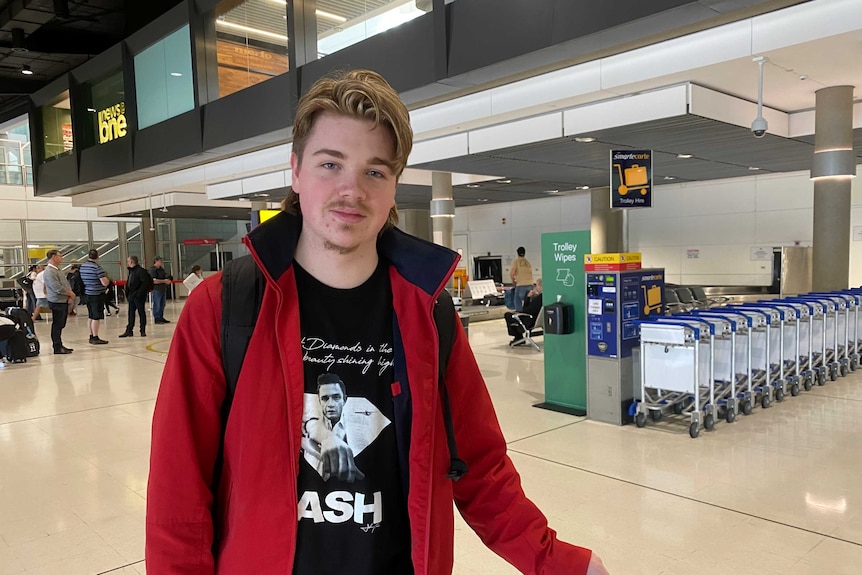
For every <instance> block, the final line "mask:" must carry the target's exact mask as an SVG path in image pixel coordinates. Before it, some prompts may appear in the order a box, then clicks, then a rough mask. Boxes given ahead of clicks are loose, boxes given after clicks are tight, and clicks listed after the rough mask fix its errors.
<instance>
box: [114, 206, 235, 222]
mask: <svg viewBox="0 0 862 575" xmlns="http://www.w3.org/2000/svg"><path fill="white" fill-rule="evenodd" d="M167 210H168V211H167V212H162V211H161V210H160V209H154V210H153V215H154V216H155V217H157V218H164V219H192V220H249V219H250V218H251V206H249V207H247V208H226V207H214V206H169V207H168V208H167ZM142 215H144V212H139V211H129V212H126V213H122V214H112V217H117V218H138V217H141V216H142Z"/></svg>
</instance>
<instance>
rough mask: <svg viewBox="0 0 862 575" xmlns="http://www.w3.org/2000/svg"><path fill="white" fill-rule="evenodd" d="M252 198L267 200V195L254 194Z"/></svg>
mask: <svg viewBox="0 0 862 575" xmlns="http://www.w3.org/2000/svg"><path fill="white" fill-rule="evenodd" d="M254 197H256V198H268V197H269V194H255V195H254Z"/></svg>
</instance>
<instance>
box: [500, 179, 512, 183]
mask: <svg viewBox="0 0 862 575" xmlns="http://www.w3.org/2000/svg"><path fill="white" fill-rule="evenodd" d="M497 183H498V184H511V183H512V180H497Z"/></svg>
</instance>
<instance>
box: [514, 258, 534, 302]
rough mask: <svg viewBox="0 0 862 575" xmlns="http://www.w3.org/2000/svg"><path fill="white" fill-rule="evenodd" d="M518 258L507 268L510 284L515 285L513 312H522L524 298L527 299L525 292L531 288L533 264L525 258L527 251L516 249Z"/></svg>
mask: <svg viewBox="0 0 862 575" xmlns="http://www.w3.org/2000/svg"><path fill="white" fill-rule="evenodd" d="M517 253H518V257H517V258H515V261H513V262H512V266H511V267H510V268H509V277H511V278H512V283H514V284H515V288H514V289H515V293H514V294H513V295H514V298H515V311H523V309H524V298H525V297H527V292H529V291H530V289H532V287H533V264H531V263H530V260H528V259H527V258H525V257H524V256H525V255H527V250H525V249H524V248H523V247H519V248H518V252H517Z"/></svg>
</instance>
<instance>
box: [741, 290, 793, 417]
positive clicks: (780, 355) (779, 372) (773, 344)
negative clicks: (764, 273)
mask: <svg viewBox="0 0 862 575" xmlns="http://www.w3.org/2000/svg"><path fill="white" fill-rule="evenodd" d="M741 305H742V307H749V308H751V309H757V310H760V311H763V312H764V313H767V314H769V315H770V316H771V318H770V322H769V335H768V337H767V340H768V346H769V347H767V349H768V350H769V352H768V353H767V358H768V362H769V363H768V365H769V369H768V370H767V376H768V380H769V385H771V386H772V387H773V389H774V392H773V397H774V399H775V401H778V402H781V401H784V397H785V395H787V388H788V383H789V382H788V380H787V370H786V368H785V363H784V321H785V317H786V316H785V314H784V311H783V310H781V309H778V308H776V307H774V306H769V305H765V304H761V303H744V304H741Z"/></svg>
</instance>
